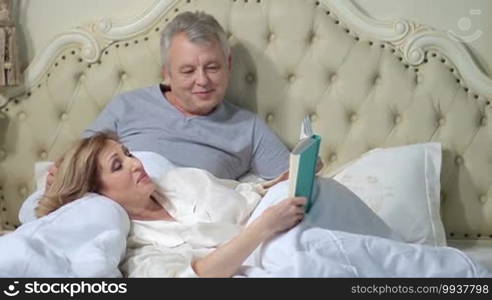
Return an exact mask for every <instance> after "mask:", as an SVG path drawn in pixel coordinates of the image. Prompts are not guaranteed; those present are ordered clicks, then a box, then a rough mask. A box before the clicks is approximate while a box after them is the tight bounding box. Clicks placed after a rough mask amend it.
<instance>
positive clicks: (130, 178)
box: [98, 140, 155, 210]
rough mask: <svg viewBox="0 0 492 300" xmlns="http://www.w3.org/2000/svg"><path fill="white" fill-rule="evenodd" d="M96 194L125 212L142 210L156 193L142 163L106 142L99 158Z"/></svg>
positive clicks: (112, 143) (115, 145)
mask: <svg viewBox="0 0 492 300" xmlns="http://www.w3.org/2000/svg"><path fill="white" fill-rule="evenodd" d="M98 164H99V180H100V183H101V188H100V189H99V191H98V192H99V193H100V194H102V195H104V196H106V197H109V198H111V199H113V200H114V201H116V202H118V203H119V204H121V205H122V206H123V207H124V208H126V209H127V210H131V209H132V208H139V207H143V206H145V203H146V200H148V199H149V197H150V195H151V194H152V192H153V191H154V189H155V186H154V183H153V182H152V180H151V179H150V177H149V176H148V175H147V173H146V172H145V170H144V168H143V166H142V163H141V162H140V160H138V159H137V158H136V157H133V155H131V154H130V152H129V151H128V149H127V148H126V147H125V146H123V145H122V144H120V143H118V142H116V141H113V140H108V141H107V142H106V146H105V147H104V149H103V150H102V151H101V152H100V154H99V157H98Z"/></svg>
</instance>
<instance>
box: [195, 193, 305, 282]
mask: <svg viewBox="0 0 492 300" xmlns="http://www.w3.org/2000/svg"><path fill="white" fill-rule="evenodd" d="M305 204H306V198H301V197H296V198H287V199H284V200H282V201H281V202H279V203H278V204H276V205H273V206H271V207H269V208H267V209H266V210H265V211H264V212H263V213H262V214H261V216H260V217H259V218H257V219H256V220H255V221H254V222H253V223H252V224H250V225H249V226H247V227H246V228H245V229H244V230H243V231H242V232H241V233H240V234H239V235H237V236H236V237H234V238H233V239H232V240H230V241H228V242H227V243H225V244H222V245H220V246H219V247H218V248H217V249H215V250H214V251H212V252H211V253H209V254H208V255H206V256H205V257H202V258H199V259H197V260H195V261H194V262H193V263H192V266H193V269H194V270H195V273H196V274H197V275H198V276H200V277H231V276H232V275H234V274H235V273H236V272H237V269H238V268H239V267H240V266H241V264H242V263H243V262H244V260H245V259H246V258H247V257H248V256H249V255H250V254H251V253H252V252H253V251H254V250H255V249H256V248H257V247H258V246H259V245H260V244H261V243H263V242H264V241H265V240H267V239H269V238H271V237H273V236H274V235H275V234H277V233H280V232H282V231H285V230H287V229H289V228H292V227H293V226H295V225H297V224H299V222H301V221H302V219H303V218H304V205H305Z"/></svg>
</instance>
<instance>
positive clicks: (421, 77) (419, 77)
mask: <svg viewBox="0 0 492 300" xmlns="http://www.w3.org/2000/svg"><path fill="white" fill-rule="evenodd" d="M422 82H424V76H422V75H421V74H419V75H417V83H422Z"/></svg>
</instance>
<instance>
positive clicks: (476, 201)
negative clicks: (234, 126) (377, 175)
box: [0, 0, 492, 239]
mask: <svg viewBox="0 0 492 300" xmlns="http://www.w3.org/2000/svg"><path fill="white" fill-rule="evenodd" d="M185 10H205V11H207V12H210V13H212V14H213V15H215V16H216V17H217V19H218V20H219V21H220V22H221V23H222V24H223V25H224V27H225V29H226V31H227V32H228V33H229V35H230V41H231V43H232V45H233V61H234V66H233V73H234V74H233V78H232V81H231V86H230V89H229V90H228V96H227V98H228V99H229V100H230V101H232V102H235V103H238V104H239V105H241V106H244V107H247V108H249V109H251V110H254V111H256V112H257V113H258V114H259V115H260V116H261V117H263V118H264V119H265V120H266V121H267V122H268V124H269V125H271V127H272V128H273V129H274V130H275V131H276V132H277V133H278V134H279V135H280V136H281V138H282V139H283V141H285V142H286V143H287V144H288V145H290V146H291V145H293V143H294V142H295V141H296V140H297V137H298V127H299V124H300V121H301V119H302V118H303V117H304V116H305V115H306V114H308V115H310V116H311V119H312V120H313V122H314V123H313V124H314V127H315V130H316V131H317V132H318V133H319V134H321V135H322V136H323V144H322V149H321V155H322V158H323V159H324V161H325V165H326V168H325V173H328V172H330V170H333V169H334V168H336V167H338V166H340V165H342V164H343V163H345V162H347V161H349V160H352V159H354V158H356V157H358V156H359V155H360V154H362V153H363V152H365V151H367V150H369V149H372V148H375V147H387V146H394V145H404V144H410V143H417V142H425V141H440V142H442V145H443V149H444V152H443V155H444V156H443V170H442V176H441V182H442V193H441V198H442V199H441V200H442V214H443V220H444V223H445V227H446V231H447V235H448V237H453V238H455V239H456V238H457V239H461V238H463V239H477V238H480V239H491V238H492V125H490V123H489V120H491V119H492V118H491V111H492V105H491V104H490V101H491V98H492V81H491V80H490V78H488V77H487V76H485V75H484V74H483V73H481V71H480V70H479V68H478V67H477V66H476V65H475V64H474V62H473V60H472V58H471V57H470V56H469V54H468V52H467V51H466V49H465V47H464V46H463V45H461V44H459V43H458V42H455V41H454V40H452V39H449V38H448V37H447V36H446V35H445V34H444V33H441V32H436V31H433V30H431V29H429V28H426V27H424V26H421V25H418V24H415V23H412V22H410V21H406V20H400V19H395V20H389V21H375V20H372V19H370V18H368V17H367V16H365V15H363V14H362V13H361V12H360V11H358V10H357V9H356V8H355V6H354V5H353V4H351V2H350V1H340V0H332V1H328V0H326V1H321V0H319V1H315V0H220V1H219V0H182V1H170V0H168V1H157V2H156V3H155V5H154V6H153V7H152V8H150V9H149V10H148V11H146V12H145V13H144V14H143V15H142V16H140V17H139V18H136V19H134V20H131V21H130V22H128V23H114V22H112V20H110V19H104V20H100V21H99V22H96V23H94V24H91V25H87V26H82V27H80V28H77V29H74V30H73V31H70V32H66V33H63V34H61V35H59V36H58V37H57V38H56V39H55V40H53V41H52V43H51V44H49V46H48V47H47V49H46V51H45V52H44V53H43V54H42V55H40V56H38V57H36V59H35V60H34V61H33V62H32V64H31V65H30V67H29V68H28V69H27V70H26V72H25V74H24V75H25V86H24V87H22V88H20V89H19V90H17V91H14V92H13V93H12V95H11V97H9V99H8V100H7V101H5V102H4V103H0V111H1V114H0V128H1V129H0V199H1V202H0V208H1V211H0V220H1V225H2V227H3V228H4V229H9V228H13V227H15V226H16V225H18V224H19V221H18V219H17V213H18V210H19V207H20V205H21V203H22V201H23V200H24V199H25V198H26V197H27V196H28V195H29V194H30V193H31V192H32V191H33V188H34V181H33V173H34V170H33V169H34V163H35V162H36V161H41V160H53V159H55V158H56V157H57V156H58V155H59V154H60V153H62V152H63V150H64V149H65V148H66V147H67V145H68V144H69V143H70V142H72V141H73V140H74V139H76V138H77V137H78V136H79V134H80V133H81V131H82V130H83V129H84V128H85V127H86V126H87V125H88V124H89V123H90V122H91V121H92V120H93V119H94V118H95V117H96V116H97V115H98V113H99V112H100V111H101V109H102V108H103V107H104V106H105V105H106V103H107V102H108V100H109V99H111V97H112V96H114V95H115V94H117V93H120V92H123V91H127V90H130V89H134V88H138V87H143V86H148V85H151V84H155V83H158V82H160V81H161V76H160V67H159V65H160V55H159V47H158V43H159V33H160V31H161V30H162V29H163V28H164V27H165V25H166V23H167V22H169V20H171V19H172V18H173V16H175V15H176V14H177V13H180V12H182V11H185ZM143 117H144V116H143Z"/></svg>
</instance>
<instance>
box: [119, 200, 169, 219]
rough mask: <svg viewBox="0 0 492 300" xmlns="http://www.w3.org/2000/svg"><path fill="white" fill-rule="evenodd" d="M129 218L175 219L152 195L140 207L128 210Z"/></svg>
mask: <svg viewBox="0 0 492 300" xmlns="http://www.w3.org/2000/svg"><path fill="white" fill-rule="evenodd" d="M129 215H130V219H132V220H141V221H152V220H164V221H175V219H174V218H173V217H172V216H171V215H170V214H169V213H168V212H167V210H166V209H165V208H164V207H162V205H160V204H159V203H157V201H155V199H154V198H153V197H150V199H149V201H147V205H146V206H145V207H143V208H140V209H138V210H137V209H135V210H134V211H131V212H129Z"/></svg>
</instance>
